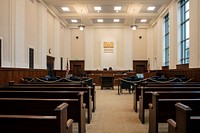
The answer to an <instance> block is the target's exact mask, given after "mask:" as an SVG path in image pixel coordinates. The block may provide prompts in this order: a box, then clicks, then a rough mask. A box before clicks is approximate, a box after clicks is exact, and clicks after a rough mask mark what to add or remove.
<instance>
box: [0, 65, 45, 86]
mask: <svg viewBox="0 0 200 133" xmlns="http://www.w3.org/2000/svg"><path fill="white" fill-rule="evenodd" d="M47 74H48V73H47V70H43V69H24V68H1V69H0V85H7V84H8V82H9V81H15V82H16V83H20V82H21V78H26V77H44V76H46V75H47Z"/></svg>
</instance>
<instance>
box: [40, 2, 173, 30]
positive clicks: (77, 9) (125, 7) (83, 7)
mask: <svg viewBox="0 0 200 133" xmlns="http://www.w3.org/2000/svg"><path fill="white" fill-rule="evenodd" d="M41 1H44V2H45V3H46V5H47V6H49V8H50V9H51V10H52V11H53V12H54V13H55V14H56V15H57V16H58V17H59V18H60V19H61V20H62V21H63V23H64V24H65V25H66V26H68V27H69V28H70V27H71V26H72V27H74V25H79V24H80V22H81V21H82V22H83V24H84V25H85V26H92V27H95V26H99V25H100V24H101V25H102V26H111V25H112V24H113V25H117V24H120V26H130V25H132V24H133V23H136V24H137V25H138V27H139V28H140V25H141V26H143V27H144V26H145V27H146V28H148V27H149V26H150V25H151V24H152V23H153V22H154V21H155V20H156V19H157V17H158V16H159V14H160V13H161V11H163V10H164V9H165V8H166V7H167V5H168V4H169V3H170V2H171V1H172V0H41ZM65 6H66V7H68V8H69V9H70V11H66V12H65V11H63V10H62V9H61V7H65ZM94 6H100V7H101V11H99V12H97V11H95V10H94ZM114 6H121V11H119V12H116V11H114ZM148 6H155V10H154V11H147V7H148ZM71 19H77V20H78V22H77V23H72V22H71ZM97 19H104V21H103V22H102V23H98V22H97ZM113 19H120V22H118V23H114V22H113ZM141 19H147V21H146V22H145V23H141V22H140V20H141Z"/></svg>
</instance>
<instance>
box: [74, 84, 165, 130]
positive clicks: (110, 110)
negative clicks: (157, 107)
mask: <svg viewBox="0 0 200 133" xmlns="http://www.w3.org/2000/svg"><path fill="white" fill-rule="evenodd" d="M96 90H97V94H96V96H97V99H96V100H97V108H96V111H95V112H94V113H93V114H92V115H93V116H92V117H93V118H92V121H91V123H90V124H86V133H148V122H149V121H148V110H146V111H145V114H146V115H145V124H141V122H140V120H139V116H138V115H139V114H138V113H135V112H134V111H133V95H132V94H129V93H128V92H127V91H123V94H122V95H118V94H117V87H115V89H114V90H111V89H105V90H101V89H100V87H99V86H97V87H96ZM73 133H78V125H77V123H74V125H73ZM159 133H167V124H159Z"/></svg>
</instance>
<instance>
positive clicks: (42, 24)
mask: <svg viewBox="0 0 200 133" xmlns="http://www.w3.org/2000/svg"><path fill="white" fill-rule="evenodd" d="M0 18H1V20H0V38H1V39H3V46H2V47H3V51H2V57H3V59H2V67H17V68H28V67H29V62H28V61H29V55H28V54H29V52H28V51H29V48H33V49H34V54H35V55H34V68H36V69H46V56H47V55H49V56H53V57H55V69H60V57H63V59H64V63H66V61H65V59H66V58H67V57H69V52H68V51H70V50H69V49H67V47H68V46H67V45H69V42H68V40H67V39H66V38H67V37H66V35H69V34H68V32H66V31H67V30H68V29H66V28H65V26H64V25H62V24H61V22H60V20H59V19H58V18H57V17H56V15H55V14H54V13H52V12H51V11H50V10H49V9H48V8H47V6H46V5H45V4H44V3H40V2H38V1H34V2H31V1H29V0H20V1H16V0H2V1H1V5H0ZM2 18H3V19H2ZM68 39H69V37H68ZM69 40H70V39H69ZM49 49H51V51H52V53H51V54H50V53H49V52H48V50H49Z"/></svg>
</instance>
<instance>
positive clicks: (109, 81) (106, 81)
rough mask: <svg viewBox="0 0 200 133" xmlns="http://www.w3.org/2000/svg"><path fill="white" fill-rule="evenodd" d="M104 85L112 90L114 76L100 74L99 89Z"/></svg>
mask: <svg viewBox="0 0 200 133" xmlns="http://www.w3.org/2000/svg"><path fill="white" fill-rule="evenodd" d="M104 87H107V88H112V89H113V90H114V76H101V89H102V90H103V88H104Z"/></svg>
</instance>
